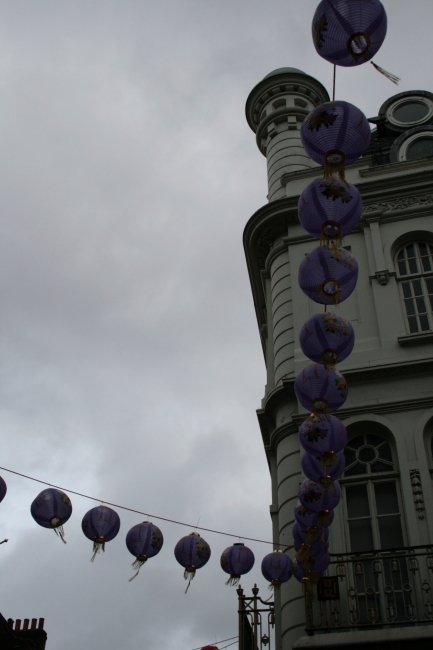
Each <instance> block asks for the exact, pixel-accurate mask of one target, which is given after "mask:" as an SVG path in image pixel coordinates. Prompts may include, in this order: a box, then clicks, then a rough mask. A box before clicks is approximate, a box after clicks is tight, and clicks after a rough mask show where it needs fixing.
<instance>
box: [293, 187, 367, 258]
mask: <svg viewBox="0 0 433 650" xmlns="http://www.w3.org/2000/svg"><path fill="white" fill-rule="evenodd" d="M361 213H362V200H361V195H360V193H359V192H358V190H357V189H356V187H355V185H350V184H349V183H343V182H342V181H340V180H339V179H337V178H330V179H326V178H316V179H315V180H314V181H312V182H311V183H310V184H309V185H307V187H306V188H305V190H304V191H303V192H302V194H301V196H300V197H299V201H298V216H299V221H300V223H301V226H302V227H303V228H304V229H305V230H306V231H307V232H308V233H310V235H312V236H313V237H315V238H316V239H320V241H321V243H324V244H326V245H329V243H330V242H331V241H334V242H337V244H338V245H339V246H341V240H342V238H343V237H345V236H346V235H348V234H349V233H350V232H352V230H353V229H354V228H355V226H356V224H357V223H358V221H359V219H360V217H361Z"/></svg>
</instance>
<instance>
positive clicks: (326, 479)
mask: <svg viewBox="0 0 433 650" xmlns="http://www.w3.org/2000/svg"><path fill="white" fill-rule="evenodd" d="M320 485H321V486H322V487H323V489H324V491H325V492H328V491H331V490H332V491H333V492H335V490H336V488H335V485H334V481H333V480H332V478H331V477H330V476H322V478H321V479H320Z"/></svg>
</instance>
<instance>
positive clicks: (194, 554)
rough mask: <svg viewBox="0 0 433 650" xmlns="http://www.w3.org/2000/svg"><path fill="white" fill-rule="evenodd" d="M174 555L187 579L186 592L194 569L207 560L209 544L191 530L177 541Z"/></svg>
mask: <svg viewBox="0 0 433 650" xmlns="http://www.w3.org/2000/svg"><path fill="white" fill-rule="evenodd" d="M174 555H175V558H176V560H177V561H178V562H179V564H180V565H181V566H183V567H184V569H185V571H184V574H183V577H184V578H185V580H188V585H187V588H186V589H185V593H186V592H187V591H188V589H189V586H190V584H191V580H192V579H193V578H194V576H195V573H196V570H197V569H201V568H202V567H203V566H204V565H205V564H206V563H207V561H208V560H209V558H210V546H209V544H208V543H207V542H205V540H204V539H203V537H200V535H199V534H198V533H196V532H193V533H190V534H189V535H186V536H185V537H182V539H180V540H179V541H178V543H177V544H176V547H175V549H174Z"/></svg>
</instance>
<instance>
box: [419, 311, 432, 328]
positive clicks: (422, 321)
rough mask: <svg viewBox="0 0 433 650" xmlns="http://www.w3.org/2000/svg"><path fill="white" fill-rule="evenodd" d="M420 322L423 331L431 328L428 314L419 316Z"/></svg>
mask: <svg viewBox="0 0 433 650" xmlns="http://www.w3.org/2000/svg"><path fill="white" fill-rule="evenodd" d="M419 324H420V325H421V332H427V330H429V329H430V325H429V322H428V318H427V315H426V314H423V315H422V316H420V317H419Z"/></svg>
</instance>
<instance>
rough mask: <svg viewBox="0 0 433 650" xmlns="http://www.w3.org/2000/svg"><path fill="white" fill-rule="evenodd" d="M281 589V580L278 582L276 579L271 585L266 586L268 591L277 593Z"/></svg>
mask: <svg viewBox="0 0 433 650" xmlns="http://www.w3.org/2000/svg"><path fill="white" fill-rule="evenodd" d="M280 587H281V580H278V578H274V580H272V582H271V583H269V585H268V589H269V591H279V590H280Z"/></svg>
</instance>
